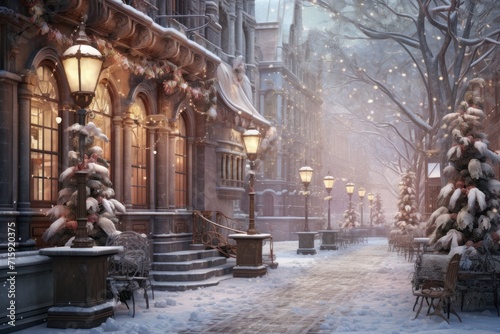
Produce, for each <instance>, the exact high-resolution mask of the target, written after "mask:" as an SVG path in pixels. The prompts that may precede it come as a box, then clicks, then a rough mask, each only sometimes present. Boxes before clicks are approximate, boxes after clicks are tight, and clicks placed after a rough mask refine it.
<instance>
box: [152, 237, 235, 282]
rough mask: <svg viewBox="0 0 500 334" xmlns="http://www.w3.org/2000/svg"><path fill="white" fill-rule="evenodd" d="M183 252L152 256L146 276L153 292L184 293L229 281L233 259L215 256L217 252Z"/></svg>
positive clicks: (233, 263) (200, 250)
mask: <svg viewBox="0 0 500 334" xmlns="http://www.w3.org/2000/svg"><path fill="white" fill-rule="evenodd" d="M193 248H194V249H192V250H183V251H176V252H168V253H155V254H154V255H153V266H152V268H153V270H152V271H151V272H150V277H151V279H152V282H151V285H152V286H153V289H155V290H160V291H185V290H189V289H198V288H202V287H208V286H214V285H217V284H219V282H220V281H222V280H224V279H229V278H232V277H233V275H232V272H233V267H234V266H235V265H236V261H235V259H227V258H225V257H223V256H219V253H218V251H217V250H204V249H197V248H199V247H197V246H196V245H194V246H193Z"/></svg>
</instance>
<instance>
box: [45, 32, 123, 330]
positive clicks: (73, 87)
mask: <svg viewBox="0 0 500 334" xmlns="http://www.w3.org/2000/svg"><path fill="white" fill-rule="evenodd" d="M89 44H90V40H89V39H88V37H87V35H86V34H85V26H84V24H83V23H82V24H81V25H80V30H79V33H78V36H77V39H76V44H75V45H73V46H71V47H70V48H68V49H67V50H66V51H65V52H64V54H63V55H62V57H61V61H62V65H63V67H64V72H65V73H66V77H67V79H68V85H69V88H70V92H71V96H72V98H73V100H74V102H75V104H76V105H78V107H80V109H78V111H77V115H78V124H79V125H80V126H81V127H83V126H84V125H85V115H86V113H87V111H86V110H85V108H86V107H87V106H88V105H89V104H90V102H91V101H92V99H93V97H94V91H95V88H96V86H97V80H98V79H99V75H100V73H101V69H102V64H103V57H102V55H101V53H100V52H99V51H98V50H96V49H94V48H93V47H91V46H90V45H89ZM78 139H79V143H78V144H79V145H78V149H79V162H78V166H77V169H78V170H77V172H76V178H77V197H78V199H77V204H76V220H77V223H78V226H77V230H76V235H75V240H74V241H73V246H72V247H50V248H45V249H41V250H40V251H39V252H40V255H47V256H50V257H51V258H52V259H53V281H54V283H53V287H54V291H53V293H54V301H53V307H51V308H49V310H48V311H47V327H51V328H85V329H88V328H92V327H97V326H99V325H100V324H102V323H103V322H105V321H106V319H107V318H109V317H111V316H113V306H112V305H110V304H108V303H106V294H105V293H103V291H106V269H105V268H106V266H107V262H108V257H109V256H111V255H113V254H116V253H118V252H119V251H120V250H121V249H123V247H116V246H107V247H105V246H100V247H93V242H92V239H90V238H89V237H88V233H87V205H86V200H87V198H86V197H87V196H86V195H87V191H86V179H87V169H86V165H85V152H84V151H85V135H84V134H83V133H82V130H80V135H79V138H78Z"/></svg>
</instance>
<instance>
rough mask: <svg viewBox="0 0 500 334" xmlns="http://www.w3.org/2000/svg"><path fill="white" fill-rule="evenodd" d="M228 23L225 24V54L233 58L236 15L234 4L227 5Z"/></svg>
mask: <svg viewBox="0 0 500 334" xmlns="http://www.w3.org/2000/svg"><path fill="white" fill-rule="evenodd" d="M227 16H228V19H229V20H228V21H229V22H228V23H227V38H228V47H227V54H228V55H230V56H234V54H235V37H234V36H235V24H236V13H235V5H234V2H231V3H230V4H229V13H228V15H227Z"/></svg>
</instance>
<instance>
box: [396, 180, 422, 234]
mask: <svg viewBox="0 0 500 334" xmlns="http://www.w3.org/2000/svg"><path fill="white" fill-rule="evenodd" d="M415 179H416V176H415V173H414V172H411V171H408V172H406V173H404V174H403V175H402V176H401V182H400V187H399V188H400V189H399V200H398V209H399V211H398V212H397V213H396V214H395V215H394V219H395V222H394V225H393V230H397V231H400V232H401V233H402V234H409V235H414V236H417V235H419V234H420V232H419V224H420V220H421V216H420V213H419V212H418V211H417V201H416V199H417V197H416V191H415Z"/></svg>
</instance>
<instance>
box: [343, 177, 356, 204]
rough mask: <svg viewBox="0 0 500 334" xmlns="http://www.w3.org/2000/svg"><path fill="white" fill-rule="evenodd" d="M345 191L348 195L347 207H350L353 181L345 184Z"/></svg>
mask: <svg viewBox="0 0 500 334" xmlns="http://www.w3.org/2000/svg"><path fill="white" fill-rule="evenodd" d="M345 191H346V192H347V195H349V209H351V207H352V194H353V193H354V183H352V182H348V183H347V184H346V185H345Z"/></svg>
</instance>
